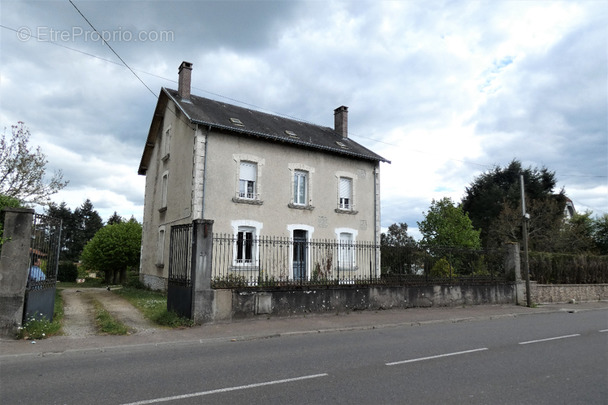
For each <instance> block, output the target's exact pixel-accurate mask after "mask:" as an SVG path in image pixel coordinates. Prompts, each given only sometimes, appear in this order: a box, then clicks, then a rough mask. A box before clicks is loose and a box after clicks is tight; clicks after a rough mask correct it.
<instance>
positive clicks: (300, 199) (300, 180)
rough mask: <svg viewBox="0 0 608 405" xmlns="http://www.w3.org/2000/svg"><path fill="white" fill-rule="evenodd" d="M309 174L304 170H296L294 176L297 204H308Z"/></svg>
mask: <svg viewBox="0 0 608 405" xmlns="http://www.w3.org/2000/svg"><path fill="white" fill-rule="evenodd" d="M307 183H308V175H307V173H306V172H304V171H302V170H296V171H295V172H294V178H293V203H294V204H296V205H306V203H307V199H306V197H307V194H308V193H307V189H308V185H307Z"/></svg>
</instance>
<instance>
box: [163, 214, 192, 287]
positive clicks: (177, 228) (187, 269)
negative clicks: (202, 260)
mask: <svg viewBox="0 0 608 405" xmlns="http://www.w3.org/2000/svg"><path fill="white" fill-rule="evenodd" d="M192 234H193V228H192V224H185V225H173V226H172V227H171V235H170V243H169V278H168V282H169V283H170V284H174V285H181V286H186V287H189V286H191V284H192V277H191V275H192V271H191V270H192V239H193V235H192Z"/></svg>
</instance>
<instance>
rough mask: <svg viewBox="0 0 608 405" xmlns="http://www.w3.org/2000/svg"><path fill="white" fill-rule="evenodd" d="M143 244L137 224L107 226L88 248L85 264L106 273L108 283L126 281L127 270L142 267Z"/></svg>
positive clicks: (130, 222)
mask: <svg viewBox="0 0 608 405" xmlns="http://www.w3.org/2000/svg"><path fill="white" fill-rule="evenodd" d="M140 245H141V225H140V224H139V223H138V222H137V221H128V222H122V223H119V224H113V225H106V226H104V227H103V228H101V229H100V230H99V231H98V232H97V233H96V234H95V236H94V237H93V239H91V240H90V241H89V242H88V243H87V244H86V246H85V247H84V251H83V252H82V265H83V266H84V268H85V269H88V270H94V271H98V272H103V273H104V274H105V280H106V282H107V283H117V282H125V281H126V275H127V268H128V267H131V266H137V265H138V264H139V254H140Z"/></svg>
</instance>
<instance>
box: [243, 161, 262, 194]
mask: <svg viewBox="0 0 608 405" xmlns="http://www.w3.org/2000/svg"><path fill="white" fill-rule="evenodd" d="M257 178H258V164H257V163H255V162H247V161H241V162H240V163H239V198H242V199H244V200H257V198H256V197H257V192H256V185H257Z"/></svg>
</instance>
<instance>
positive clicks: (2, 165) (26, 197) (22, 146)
mask: <svg viewBox="0 0 608 405" xmlns="http://www.w3.org/2000/svg"><path fill="white" fill-rule="evenodd" d="M11 129H12V135H11V136H10V138H8V139H7V135H6V129H5V132H4V133H3V134H2V137H1V138H0V194H3V195H5V196H8V197H13V198H16V199H18V200H20V201H21V202H22V203H24V204H41V205H46V204H48V202H49V201H50V196H51V195H53V194H55V193H57V192H58V191H59V190H61V189H62V188H64V187H65V186H66V185H67V184H68V182H67V181H64V180H63V174H62V173H61V171H57V172H55V174H54V175H53V176H52V177H51V179H50V180H49V181H48V182H45V175H46V164H47V163H48V161H47V160H46V155H45V154H44V153H42V151H41V149H40V147H39V146H38V147H36V149H35V150H32V149H31V147H30V145H29V141H30V131H29V129H28V128H27V127H26V126H25V124H24V123H23V122H21V121H20V122H19V123H18V124H17V125H12V126H11Z"/></svg>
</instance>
